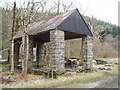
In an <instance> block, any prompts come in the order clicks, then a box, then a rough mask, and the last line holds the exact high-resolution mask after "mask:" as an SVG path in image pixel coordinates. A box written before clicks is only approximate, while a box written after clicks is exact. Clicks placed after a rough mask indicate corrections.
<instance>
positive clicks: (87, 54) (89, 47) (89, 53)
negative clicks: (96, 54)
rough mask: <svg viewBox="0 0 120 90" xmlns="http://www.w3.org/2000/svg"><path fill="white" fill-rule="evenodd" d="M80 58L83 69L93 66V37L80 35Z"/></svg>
mask: <svg viewBox="0 0 120 90" xmlns="http://www.w3.org/2000/svg"><path fill="white" fill-rule="evenodd" d="M82 59H83V69H86V70H89V69H92V68H93V62H92V60H93V39H92V37H90V36H83V37H82Z"/></svg>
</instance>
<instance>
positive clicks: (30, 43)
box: [26, 35, 34, 70]
mask: <svg viewBox="0 0 120 90" xmlns="http://www.w3.org/2000/svg"><path fill="white" fill-rule="evenodd" d="M26 39H27V56H26V59H27V61H28V69H29V70H30V69H32V68H33V43H34V42H33V36H28V35H27V38H26Z"/></svg>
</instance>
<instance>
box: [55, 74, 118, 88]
mask: <svg viewBox="0 0 120 90" xmlns="http://www.w3.org/2000/svg"><path fill="white" fill-rule="evenodd" d="M57 88H118V76H117V75H115V76H109V77H108V78H106V79H103V80H99V81H95V82H89V83H82V82H77V83H73V84H69V85H64V86H59V87H57Z"/></svg>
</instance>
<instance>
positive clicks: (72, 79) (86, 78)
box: [23, 73, 104, 88]
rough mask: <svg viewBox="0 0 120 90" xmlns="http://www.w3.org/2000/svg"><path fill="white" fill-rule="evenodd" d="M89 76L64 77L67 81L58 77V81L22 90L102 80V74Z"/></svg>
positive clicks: (30, 86)
mask: <svg viewBox="0 0 120 90" xmlns="http://www.w3.org/2000/svg"><path fill="white" fill-rule="evenodd" d="M90 74H91V73H82V74H77V75H73V76H71V77H68V78H67V77H66V78H67V79H66V78H65V77H60V78H61V79H60V78H59V79H56V80H51V81H50V82H46V83H41V84H35V85H26V86H24V87H23V88H48V87H55V86H60V85H65V84H70V83H75V82H90V81H95V80H98V79H102V78H104V74H103V73H99V74H98V73H96V74H92V75H90ZM64 79H65V80H64Z"/></svg>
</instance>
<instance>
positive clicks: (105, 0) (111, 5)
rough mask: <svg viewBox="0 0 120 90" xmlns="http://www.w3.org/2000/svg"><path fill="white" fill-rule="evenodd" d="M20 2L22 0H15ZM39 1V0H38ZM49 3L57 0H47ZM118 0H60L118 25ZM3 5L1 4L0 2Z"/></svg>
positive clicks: (3, 0)
mask: <svg viewBox="0 0 120 90" xmlns="http://www.w3.org/2000/svg"><path fill="white" fill-rule="evenodd" d="M13 1H14V0H0V3H4V2H8V3H12V2H13ZM16 1H19V2H22V1H24V0H16ZM38 1H39V0H38ZM47 1H48V3H49V5H52V3H51V2H53V1H57V0H47ZM119 1H120V0H61V2H67V3H70V2H73V8H78V9H79V11H80V13H81V14H83V13H84V12H85V11H86V12H85V14H84V15H85V16H89V17H92V16H93V17H95V18H96V19H98V20H102V21H105V22H108V23H112V24H115V25H118V2H119ZM2 5H3V4H2Z"/></svg>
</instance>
